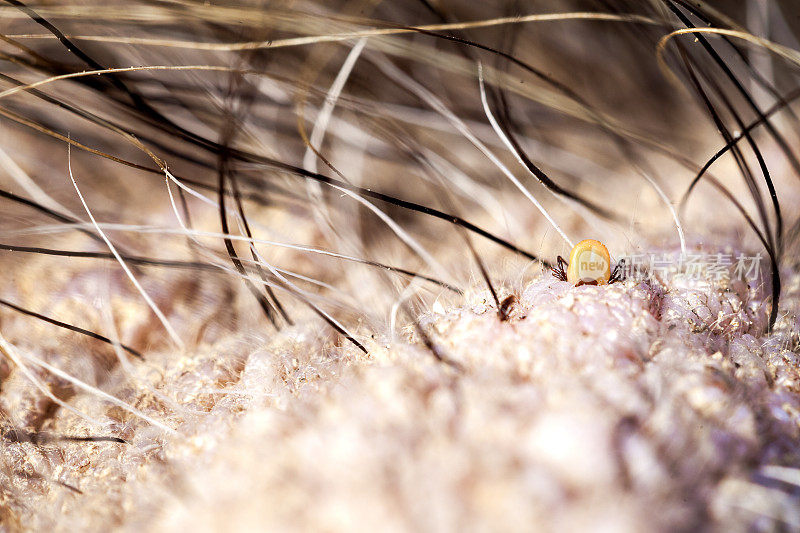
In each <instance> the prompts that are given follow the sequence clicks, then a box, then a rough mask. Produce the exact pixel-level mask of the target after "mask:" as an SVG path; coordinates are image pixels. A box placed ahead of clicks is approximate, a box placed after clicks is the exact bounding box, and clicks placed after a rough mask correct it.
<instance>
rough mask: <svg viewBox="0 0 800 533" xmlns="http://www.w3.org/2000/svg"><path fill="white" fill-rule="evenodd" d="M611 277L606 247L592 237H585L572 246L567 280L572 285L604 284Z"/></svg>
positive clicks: (609, 257)
mask: <svg viewBox="0 0 800 533" xmlns="http://www.w3.org/2000/svg"><path fill="white" fill-rule="evenodd" d="M609 279H611V256H610V255H609V254H608V248H606V247H605V245H604V244H603V243H602V242H600V241H596V240H594V239H585V240H583V241H581V242H579V243H578V244H576V245H575V246H574V247H573V248H572V252H570V254H569V266H568V267H567V281H569V282H570V283H572V284H573V285H578V284H581V285H605V284H607V283H608V281H609Z"/></svg>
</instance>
